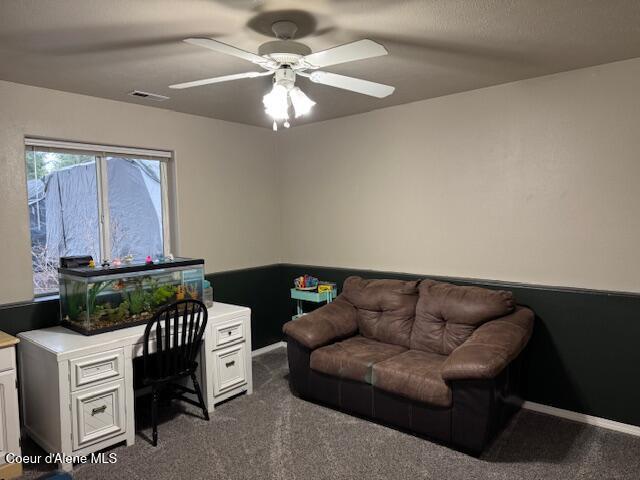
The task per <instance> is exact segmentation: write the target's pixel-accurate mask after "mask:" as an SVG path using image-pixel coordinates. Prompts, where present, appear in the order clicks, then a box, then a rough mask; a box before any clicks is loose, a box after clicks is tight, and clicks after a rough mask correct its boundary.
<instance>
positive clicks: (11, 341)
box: [0, 331, 20, 348]
mask: <svg viewBox="0 0 640 480" xmlns="http://www.w3.org/2000/svg"><path fill="white" fill-rule="evenodd" d="M19 341H20V340H19V339H18V338H16V337H14V336H13V335H9V334H8V333H5V332H3V331H0V348H7V347H11V346H12V345H15V344H16V343H18V342H19Z"/></svg>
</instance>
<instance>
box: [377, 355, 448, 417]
mask: <svg viewBox="0 0 640 480" xmlns="http://www.w3.org/2000/svg"><path fill="white" fill-rule="evenodd" d="M446 359H447V357H446V355H439V354H437V353H431V352H422V351H419V350H408V351H406V352H404V353H401V354H400V355H396V356H394V357H391V358H390V359H388V360H385V361H383V362H379V363H376V364H375V365H374V366H373V386H374V387H376V388H379V389H380V390H384V391H386V392H390V393H394V394H396V395H400V396H402V397H405V398H409V399H411V400H415V401H417V402H422V403H428V404H430V405H434V406H438V407H449V406H451V389H450V388H449V386H448V385H447V384H446V383H445V382H444V380H443V379H442V374H441V372H442V365H443V364H444V362H445V360H446Z"/></svg>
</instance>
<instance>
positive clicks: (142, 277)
mask: <svg viewBox="0 0 640 480" xmlns="http://www.w3.org/2000/svg"><path fill="white" fill-rule="evenodd" d="M58 276H59V280H60V318H61V320H62V323H63V325H65V326H66V327H69V328H71V329H72V330H76V331H78V332H80V333H83V334H85V335H94V334H96V333H101V332H106V331H110V330H116V329H119V328H126V327H130V326H133V325H140V324H143V323H147V322H148V321H149V320H150V319H151V318H152V317H153V315H154V313H155V312H156V311H157V310H158V309H160V308H161V307H163V306H164V305H168V304H170V303H173V302H175V301H177V300H184V299H195V300H202V294H203V291H202V289H203V281H204V260H195V259H188V258H176V259H173V260H171V261H166V262H156V263H150V264H147V263H144V264H130V265H122V266H117V267H78V268H60V269H58Z"/></svg>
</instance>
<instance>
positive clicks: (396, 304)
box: [283, 277, 534, 455]
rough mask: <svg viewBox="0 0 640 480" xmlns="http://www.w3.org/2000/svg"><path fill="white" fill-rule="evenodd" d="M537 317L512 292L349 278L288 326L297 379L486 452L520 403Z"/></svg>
mask: <svg viewBox="0 0 640 480" xmlns="http://www.w3.org/2000/svg"><path fill="white" fill-rule="evenodd" d="M533 318H534V316H533V312H532V311H531V310H529V309H528V308H525V307H521V306H518V305H516V304H515V301H514V298H513V295H512V294H511V293H510V292H506V291H496V290H488V289H484V288H479V287H461V286H456V285H452V284H449V283H442V282H436V281H433V280H426V279H425V280H422V281H402V280H365V279H362V278H360V277H349V278H348V279H347V280H346V281H345V282H344V287H343V292H342V294H341V295H339V296H338V298H337V299H336V300H335V301H334V302H333V303H330V304H328V305H325V306H323V307H321V308H319V309H317V310H315V311H314V312H312V313H310V314H308V315H305V316H303V317H300V318H298V319H296V320H292V321H290V322H287V323H286V324H285V325H284V328H283V330H284V332H285V334H286V336H287V344H288V359H289V371H290V383H291V386H292V388H293V389H294V390H295V391H296V392H297V393H298V394H299V395H300V396H301V397H303V398H305V399H309V400H314V401H317V402H320V403H324V404H328V405H331V406H334V407H337V408H340V409H342V410H345V411H348V412H352V413H355V414H358V415H362V416H365V417H369V418H372V419H375V420H377V421H380V422H382V423H385V424H388V425H392V426H395V427H399V428H401V429H406V430H409V431H412V432H416V433H418V434H421V435H425V436H428V437H430V438H433V439H435V440H438V441H440V442H443V443H446V444H449V445H452V446H454V447H455V448H457V449H460V450H462V451H465V452H467V453H470V454H473V455H479V454H480V453H481V452H482V450H483V449H484V448H485V446H486V445H487V444H488V443H489V442H490V441H491V439H492V438H493V437H494V436H495V435H496V433H497V432H498V431H499V430H500V428H501V427H502V426H504V424H505V423H506V421H507V420H508V419H509V417H510V416H511V414H513V413H514V412H515V411H516V410H517V409H518V408H519V407H520V404H521V399H520V395H519V379H520V363H521V361H520V358H519V357H520V353H521V351H522V350H523V348H524V347H525V345H526V344H527V342H528V340H529V338H530V336H531V332H532V329H533Z"/></svg>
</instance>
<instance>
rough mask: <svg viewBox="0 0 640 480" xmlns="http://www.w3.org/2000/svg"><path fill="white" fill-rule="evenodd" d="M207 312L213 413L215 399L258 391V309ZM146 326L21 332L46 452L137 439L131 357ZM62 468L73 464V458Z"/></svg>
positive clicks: (25, 403) (25, 379)
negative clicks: (254, 349) (254, 331)
mask: <svg viewBox="0 0 640 480" xmlns="http://www.w3.org/2000/svg"><path fill="white" fill-rule="evenodd" d="M208 312H209V320H208V323H207V329H206V331H205V335H204V337H203V341H202V348H201V351H200V359H199V362H198V363H199V372H198V373H197V374H198V375H199V377H200V382H201V385H202V389H203V393H204V397H205V402H206V404H207V409H208V410H209V412H213V410H214V405H215V404H216V403H219V402H221V401H223V400H225V399H227V398H229V397H231V396H234V395H237V394H239V393H242V392H247V393H248V394H251V393H252V391H253V382H252V375H251V310H250V309H248V308H246V307H239V306H236V305H229V304H225V303H219V302H215V303H214V305H213V307H211V308H209V309H208ZM144 330H145V325H139V326H135V327H129V328H123V329H121V330H115V331H112V332H107V333H101V334H98V335H92V336H85V335H82V334H80V333H76V332H73V331H71V330H69V329H67V328H64V327H51V328H44V329H41V330H31V331H29V332H22V333H20V334H18V337H20V339H21V340H22V341H21V342H20V344H19V347H18V355H19V367H20V390H21V402H22V411H23V424H24V429H25V431H26V432H27V433H28V434H29V436H30V437H32V438H33V439H34V440H35V441H36V442H37V443H38V444H39V445H40V446H41V447H42V448H44V449H45V450H46V451H47V452H52V453H62V454H64V455H69V456H80V455H89V454H90V453H93V452H96V451H98V450H102V449H104V448H106V447H108V446H111V445H114V444H116V443H120V442H123V441H126V443H127V445H133V443H134V441H135V421H134V420H135V415H134V400H135V395H134V389H133V365H132V359H133V358H135V357H139V356H142V348H143V347H142V342H143V339H144ZM203 421H205V420H203ZM160 437H161V438H162V435H160ZM60 466H61V468H63V469H64V470H66V471H69V470H71V468H72V464H71V463H69V462H61V464H60Z"/></svg>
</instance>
